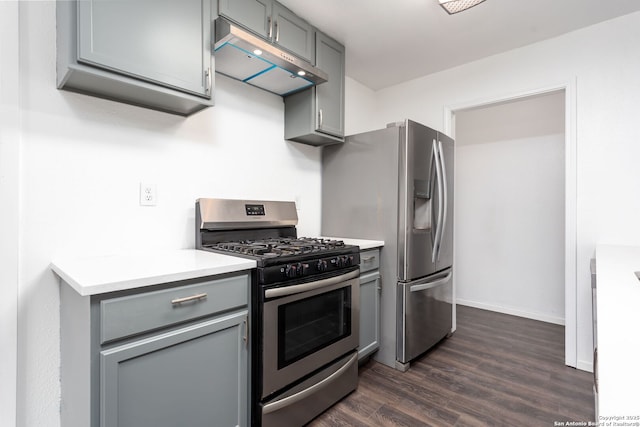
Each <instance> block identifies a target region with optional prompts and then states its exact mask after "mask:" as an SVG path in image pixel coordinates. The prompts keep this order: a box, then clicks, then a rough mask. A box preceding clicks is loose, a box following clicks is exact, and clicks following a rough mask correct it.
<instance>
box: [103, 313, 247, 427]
mask: <svg viewBox="0 0 640 427" xmlns="http://www.w3.org/2000/svg"><path fill="white" fill-rule="evenodd" d="M246 319H247V311H246V310H243V311H241V312H236V313H232V314H229V315H226V316H222V317H218V318H215V319H212V320H209V321H205V322H202V323H199V324H196V325H192V326H189V327H185V328H182V329H179V330H175V331H171V332H167V333H163V334H159V335H156V336H153V337H151V338H147V339H142V340H139V341H135V342H132V343H128V344H124V345H121V346H118V347H115V348H112V349H107V350H103V351H101V352H100V399H101V400H100V426H101V427H175V426H189V427H205V426H206V427H210V426H212V425H215V426H221V427H227V426H229V427H230V426H238V425H239V426H246V425H247V419H248V417H247V414H248V406H247V401H248V393H247V390H248V386H247V384H248V376H247V373H248V362H247V360H248V359H247V338H248V337H246V335H245V334H246V333H247V329H246V323H245V322H246Z"/></svg>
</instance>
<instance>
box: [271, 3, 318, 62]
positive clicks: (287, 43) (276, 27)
mask: <svg viewBox="0 0 640 427" xmlns="http://www.w3.org/2000/svg"><path fill="white" fill-rule="evenodd" d="M314 34H315V33H314V30H313V27H312V26H311V25H309V24H308V23H307V22H306V21H304V20H303V19H302V18H299V17H298V16H296V15H295V14H294V13H293V12H291V11H290V10H289V9H287V8H285V7H283V6H282V5H280V4H279V3H274V4H273V41H274V42H275V43H277V44H278V45H280V46H282V47H283V48H285V49H287V50H289V51H291V52H293V53H295V54H296V55H298V56H300V57H301V58H303V59H306V60H307V61H309V62H312V61H313V56H314V55H313V53H314V47H315V46H314Z"/></svg>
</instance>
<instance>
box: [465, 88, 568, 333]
mask: <svg viewBox="0 0 640 427" xmlns="http://www.w3.org/2000/svg"><path fill="white" fill-rule="evenodd" d="M564 119H565V113H564V92H562V91H561V92H555V93H552V94H547V95H544V96H536V97H529V98H525V99H524V100H517V101H511V102H508V103H501V104H498V105H490V106H485V107H482V108H476V109H470V110H465V111H460V112H457V113H456V115H455V138H456V176H455V188H456V191H455V206H456V211H455V213H456V216H455V221H454V223H455V225H456V236H455V239H456V240H455V245H454V247H455V251H456V253H455V259H456V292H457V298H456V301H457V302H458V303H459V304H464V305H470V306H473V307H478V308H484V309H489V310H494V311H499V312H503V313H508V314H515V315H519V316H524V317H529V318H532V319H537V320H543V321H548V322H553V323H557V324H564V292H565V286H564V273H565V271H564V267H565V266H564V235H565V230H564V194H565V193H564ZM470 213H473V214H470Z"/></svg>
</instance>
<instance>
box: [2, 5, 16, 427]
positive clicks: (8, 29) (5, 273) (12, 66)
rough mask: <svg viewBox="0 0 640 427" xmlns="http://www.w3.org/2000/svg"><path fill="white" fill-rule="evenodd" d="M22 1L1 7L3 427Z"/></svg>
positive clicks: (10, 385) (12, 393)
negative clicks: (20, 10)
mask: <svg viewBox="0 0 640 427" xmlns="http://www.w3.org/2000/svg"><path fill="white" fill-rule="evenodd" d="M19 8H20V2H17V1H9V2H0V57H1V58H2V61H0V203H1V204H2V210H0V236H2V239H0V257H2V264H3V266H2V269H0V289H1V291H2V298H0V319H1V321H0V342H1V343H2V345H1V346H0V378H2V381H1V382H0V425H7V426H10V425H16V423H17V371H18V366H17V363H18V357H17V354H18V283H19V280H18V279H19V265H20V262H19V248H20V204H19V202H20V167H21V166H20V158H21V156H20V147H21V142H20V141H21V134H20V127H21V125H20V84H19V83H20V78H19V76H20V73H19V48H20V42H19V28H20V24H19V19H20V13H19Z"/></svg>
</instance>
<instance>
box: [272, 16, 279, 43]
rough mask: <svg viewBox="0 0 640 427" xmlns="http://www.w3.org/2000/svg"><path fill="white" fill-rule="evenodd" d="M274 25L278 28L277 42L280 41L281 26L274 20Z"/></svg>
mask: <svg viewBox="0 0 640 427" xmlns="http://www.w3.org/2000/svg"><path fill="white" fill-rule="evenodd" d="M273 26H274V27H275V28H276V43H277V42H279V41H280V26H279V25H278V21H273Z"/></svg>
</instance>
